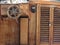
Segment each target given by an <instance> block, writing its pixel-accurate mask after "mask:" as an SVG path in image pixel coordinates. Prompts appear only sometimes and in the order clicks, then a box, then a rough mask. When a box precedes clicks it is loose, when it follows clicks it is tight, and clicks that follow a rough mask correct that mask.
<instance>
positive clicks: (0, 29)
mask: <svg viewBox="0 0 60 45" xmlns="http://www.w3.org/2000/svg"><path fill="white" fill-rule="evenodd" d="M18 44H19V34H18V25H17V22H16V20H13V19H9V18H4V17H3V18H0V45H18Z"/></svg>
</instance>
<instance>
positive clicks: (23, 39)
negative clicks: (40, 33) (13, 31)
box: [20, 18, 29, 45]
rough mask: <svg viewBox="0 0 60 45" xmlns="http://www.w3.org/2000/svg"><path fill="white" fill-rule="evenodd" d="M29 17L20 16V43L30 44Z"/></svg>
mask: <svg viewBox="0 0 60 45" xmlns="http://www.w3.org/2000/svg"><path fill="white" fill-rule="evenodd" d="M28 25H29V23H28V18H20V45H28V29H29V26H28Z"/></svg>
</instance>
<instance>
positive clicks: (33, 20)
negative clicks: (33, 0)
mask: <svg viewBox="0 0 60 45" xmlns="http://www.w3.org/2000/svg"><path fill="white" fill-rule="evenodd" d="M31 5H33V4H30V5H29V6H31ZM29 14H30V21H29V22H30V23H29V45H35V44H36V19H37V18H36V16H37V15H36V13H32V12H31V11H30V12H29Z"/></svg>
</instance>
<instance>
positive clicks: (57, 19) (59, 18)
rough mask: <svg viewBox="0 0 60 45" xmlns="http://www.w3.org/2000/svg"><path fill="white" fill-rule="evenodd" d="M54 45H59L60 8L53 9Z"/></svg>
mask: <svg viewBox="0 0 60 45" xmlns="http://www.w3.org/2000/svg"><path fill="white" fill-rule="evenodd" d="M53 37H54V38H53V42H54V45H56V44H57V45H58V44H60V8H55V9H54V33H53Z"/></svg>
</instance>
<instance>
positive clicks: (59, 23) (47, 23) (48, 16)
mask: <svg viewBox="0 0 60 45" xmlns="http://www.w3.org/2000/svg"><path fill="white" fill-rule="evenodd" d="M38 7H40V6H38ZM38 9H39V8H38ZM37 17H38V18H37V31H39V32H38V33H37V36H38V37H37V40H36V42H37V45H60V8H58V7H40V13H39V14H38V15H37Z"/></svg>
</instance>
